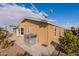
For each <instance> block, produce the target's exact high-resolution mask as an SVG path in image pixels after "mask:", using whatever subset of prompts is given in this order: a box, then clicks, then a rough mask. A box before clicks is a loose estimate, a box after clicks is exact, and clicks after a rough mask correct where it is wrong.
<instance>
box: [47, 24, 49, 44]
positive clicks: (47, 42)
mask: <svg viewBox="0 0 79 59" xmlns="http://www.w3.org/2000/svg"><path fill="white" fill-rule="evenodd" d="M48 29H49V25H48V23H47V45H49V42H48V41H49V31H48Z"/></svg>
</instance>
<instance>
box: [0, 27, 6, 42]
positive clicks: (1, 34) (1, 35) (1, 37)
mask: <svg viewBox="0 0 79 59" xmlns="http://www.w3.org/2000/svg"><path fill="white" fill-rule="evenodd" d="M4 38H6V32H5V31H4V30H3V29H1V28H0V42H1V41H3V40H4Z"/></svg>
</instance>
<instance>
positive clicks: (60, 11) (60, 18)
mask: <svg viewBox="0 0 79 59" xmlns="http://www.w3.org/2000/svg"><path fill="white" fill-rule="evenodd" d="M18 5H21V6H23V5H24V6H25V7H28V8H30V7H31V4H18ZM33 5H35V7H36V8H37V9H38V10H39V11H44V12H46V13H47V14H48V15H49V18H50V19H53V20H56V21H55V22H56V23H57V24H59V25H63V26H65V27H70V26H74V25H79V4H77V3H69V4H68V3H57V4H56V3H39V4H38V3H36V4H33ZM50 10H53V12H52V13H49V12H50Z"/></svg>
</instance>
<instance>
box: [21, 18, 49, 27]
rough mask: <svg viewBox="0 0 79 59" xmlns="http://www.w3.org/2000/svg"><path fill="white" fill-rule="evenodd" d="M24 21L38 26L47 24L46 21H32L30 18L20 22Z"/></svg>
mask: <svg viewBox="0 0 79 59" xmlns="http://www.w3.org/2000/svg"><path fill="white" fill-rule="evenodd" d="M25 21H27V22H29V23H32V24H35V25H38V26H39V27H40V28H41V27H46V26H47V25H48V23H46V22H39V21H35V20H33V21H32V20H29V19H25V20H23V21H22V23H23V22H25Z"/></svg>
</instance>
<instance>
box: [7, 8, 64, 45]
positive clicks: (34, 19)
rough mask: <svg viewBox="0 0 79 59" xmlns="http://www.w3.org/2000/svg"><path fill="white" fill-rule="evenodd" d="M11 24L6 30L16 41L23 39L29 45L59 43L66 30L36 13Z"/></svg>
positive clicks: (28, 14)
mask: <svg viewBox="0 0 79 59" xmlns="http://www.w3.org/2000/svg"><path fill="white" fill-rule="evenodd" d="M27 12H28V10H27ZM9 23H10V24H8V25H6V26H5V29H6V30H7V31H9V32H10V33H11V34H12V36H13V38H15V39H14V40H19V39H23V40H24V41H25V43H26V44H28V45H33V44H36V43H40V44H45V45H50V43H51V42H52V41H54V42H56V43H59V41H58V39H59V37H60V36H63V35H64V28H62V27H60V26H57V25H56V24H54V23H53V22H50V21H49V19H48V18H45V17H44V15H39V14H35V13H30V12H29V13H27V14H26V16H25V17H23V18H22V19H20V20H18V21H17V20H15V21H14V20H13V21H12V22H9ZM12 23H13V24H12Z"/></svg>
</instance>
